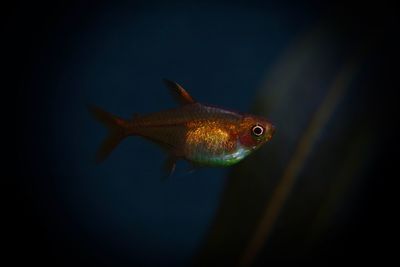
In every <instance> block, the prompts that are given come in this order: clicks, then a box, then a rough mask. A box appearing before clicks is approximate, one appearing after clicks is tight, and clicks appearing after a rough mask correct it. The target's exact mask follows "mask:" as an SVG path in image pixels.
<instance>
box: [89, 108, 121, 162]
mask: <svg viewBox="0 0 400 267" xmlns="http://www.w3.org/2000/svg"><path fill="white" fill-rule="evenodd" d="M88 109H89V111H90V113H91V114H92V115H93V117H94V118H96V119H97V120H98V121H99V122H101V123H102V124H103V125H104V126H106V127H107V128H108V130H109V132H108V136H107V137H106V139H105V140H104V141H103V143H102V144H101V146H100V148H99V150H98V151H97V153H96V163H100V162H102V161H103V160H105V159H106V158H107V157H108V155H110V153H111V151H113V149H114V148H115V147H116V146H117V145H118V144H119V143H120V142H121V141H122V139H124V138H125V137H126V136H127V134H126V131H125V129H126V128H125V127H124V126H125V125H126V123H127V122H126V121H125V120H123V119H121V118H119V117H117V116H114V115H112V114H110V113H108V112H107V111H104V110H102V109H101V108H99V107H96V106H88Z"/></svg>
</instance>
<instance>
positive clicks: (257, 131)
mask: <svg viewBox="0 0 400 267" xmlns="http://www.w3.org/2000/svg"><path fill="white" fill-rule="evenodd" d="M251 132H252V133H253V135H255V136H261V135H262V134H263V133H264V128H263V127H262V126H260V125H255V126H253V127H252V128H251Z"/></svg>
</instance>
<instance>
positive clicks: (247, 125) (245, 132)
mask: <svg viewBox="0 0 400 267" xmlns="http://www.w3.org/2000/svg"><path fill="white" fill-rule="evenodd" d="M274 133H275V126H274V125H273V124H272V123H271V122H269V121H268V120H267V119H265V118H262V117H259V116H253V115H246V116H244V117H243V120H242V122H241V123H240V126H239V142H240V144H241V145H242V146H244V147H246V148H247V149H251V150H255V149H257V148H259V147H260V146H262V145H263V144H265V143H266V142H268V141H269V140H271V138H272V136H273V135H274Z"/></svg>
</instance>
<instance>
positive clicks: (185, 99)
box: [163, 79, 196, 106]
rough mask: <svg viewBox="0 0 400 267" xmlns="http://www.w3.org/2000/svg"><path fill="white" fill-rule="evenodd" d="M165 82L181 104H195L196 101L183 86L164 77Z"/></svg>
mask: <svg viewBox="0 0 400 267" xmlns="http://www.w3.org/2000/svg"><path fill="white" fill-rule="evenodd" d="M163 82H164V84H165V85H166V86H167V87H168V89H169V91H170V92H171V94H172V96H173V97H174V98H175V99H176V100H177V101H178V102H179V104H181V105H182V106H183V105H188V104H194V103H196V101H195V100H194V99H193V98H192V97H191V96H190V95H189V93H188V92H186V90H185V89H183V87H182V86H180V85H179V84H177V83H176V82H173V81H170V80H167V79H163Z"/></svg>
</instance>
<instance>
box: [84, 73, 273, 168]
mask: <svg viewBox="0 0 400 267" xmlns="http://www.w3.org/2000/svg"><path fill="white" fill-rule="evenodd" d="M165 83H166V85H167V87H168V88H169V89H170V91H171V93H172V94H173V95H174V96H175V98H176V99H177V100H178V102H179V103H180V104H181V105H180V107H178V108H174V109H169V110H165V111H161V112H155V113H151V114H147V115H142V116H135V117H134V118H133V119H131V120H124V119H121V118H119V117H117V116H114V115H112V114H110V113H107V112H106V111H103V110H102V109H100V108H98V107H90V110H91V111H92V113H93V114H94V116H95V117H96V118H97V119H98V120H99V121H101V122H103V123H104V124H105V125H106V126H107V127H108V128H109V129H110V135H109V137H108V138H107V139H106V140H105V142H104V143H103V145H102V146H101V148H100V150H99V152H98V154H97V159H98V161H101V160H103V159H104V158H106V157H107V156H108V154H109V153H110V152H111V151H112V149H113V148H114V147H115V146H116V145H117V144H118V143H119V142H120V141H121V140H122V139H123V138H125V137H127V136H141V137H143V138H145V139H147V140H150V141H152V142H154V143H156V144H158V145H159V146H160V147H162V148H163V149H165V150H166V151H167V153H168V154H169V157H168V160H167V161H166V168H167V171H168V172H172V171H173V170H174V168H175V162H176V160H178V159H185V160H187V161H189V162H192V163H194V164H195V165H201V166H230V165H233V164H235V163H237V162H239V161H241V160H242V159H243V158H245V157H246V156H248V155H249V154H251V152H253V151H254V150H256V149H258V148H259V147H260V146H261V145H263V144H264V143H266V142H267V141H269V140H270V139H271V138H272V135H273V133H274V131H275V127H274V126H273V125H272V124H271V123H270V122H269V121H268V120H266V119H264V118H262V117H259V116H254V115H248V114H241V113H237V112H232V111H229V110H225V109H221V108H218V107H213V106H208V105H203V104H200V103H198V102H196V101H195V100H194V99H193V98H192V97H191V96H190V95H189V94H188V93H187V92H186V90H184V89H183V88H182V87H181V86H180V85H179V84H177V83H174V82H171V81H168V80H165Z"/></svg>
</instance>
